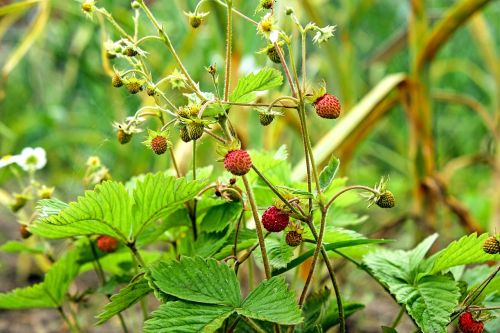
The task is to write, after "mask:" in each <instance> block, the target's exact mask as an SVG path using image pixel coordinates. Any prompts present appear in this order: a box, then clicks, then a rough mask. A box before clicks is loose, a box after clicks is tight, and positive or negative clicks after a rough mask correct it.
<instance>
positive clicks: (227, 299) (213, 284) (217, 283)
mask: <svg viewBox="0 0 500 333" xmlns="http://www.w3.org/2000/svg"><path fill="white" fill-rule="evenodd" d="M150 275H151V277H152V280H153V283H154V284H155V285H156V286H158V288H159V289H160V290H162V291H163V292H164V293H166V294H169V295H173V296H175V297H178V298H180V299H183V300H187V301H193V302H200V303H209V304H220V305H230V306H238V305H239V304H240V302H241V295H240V284H239V281H238V279H237V278H236V274H235V273H234V271H233V270H232V269H230V268H229V267H228V266H226V265H224V264H220V263H219V262H218V261H217V260H214V259H203V258H200V257H194V258H190V257H183V258H181V260H180V261H174V260H171V261H162V262H159V263H158V264H157V265H154V266H153V267H151V272H150Z"/></svg>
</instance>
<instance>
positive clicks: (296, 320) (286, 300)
mask: <svg viewBox="0 0 500 333" xmlns="http://www.w3.org/2000/svg"><path fill="white" fill-rule="evenodd" d="M236 312H238V314H240V315H242V316H246V317H249V318H253V319H258V320H265V321H271V322H273V323H278V324H281V325H296V324H300V323H301V322H302V321H303V318H302V317H301V314H300V310H299V307H298V306H297V302H296V300H295V295H294V293H293V292H291V291H289V290H288V286H287V285H286V283H285V280H284V279H283V278H282V277H277V276H275V277H273V278H271V279H270V280H266V281H264V282H262V283H261V284H259V285H258V286H257V288H255V289H254V290H252V292H251V293H250V295H248V297H247V298H246V299H245V301H243V304H242V305H241V308H239V309H236Z"/></svg>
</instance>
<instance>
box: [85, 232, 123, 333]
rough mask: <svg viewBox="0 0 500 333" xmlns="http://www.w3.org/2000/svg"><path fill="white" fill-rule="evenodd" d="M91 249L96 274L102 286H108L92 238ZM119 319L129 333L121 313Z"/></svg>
mask: <svg viewBox="0 0 500 333" xmlns="http://www.w3.org/2000/svg"><path fill="white" fill-rule="evenodd" d="M88 241H89V245H90V249H91V251H92V256H93V257H94V261H95V266H94V268H95V272H96V275H97V278H98V279H99V281H100V283H101V286H104V285H105V284H106V275H105V274H104V270H103V269H102V265H101V262H100V261H99V256H98V255H97V251H96V249H95V245H94V243H93V242H92V241H91V240H90V237H89V238H88ZM106 297H107V299H108V301H111V295H110V294H106ZM118 319H119V320H120V325H121V326H122V329H123V332H124V333H128V328H127V324H126V323H125V320H124V319H123V316H122V314H121V313H118Z"/></svg>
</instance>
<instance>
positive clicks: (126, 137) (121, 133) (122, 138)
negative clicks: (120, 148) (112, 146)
mask: <svg viewBox="0 0 500 333" xmlns="http://www.w3.org/2000/svg"><path fill="white" fill-rule="evenodd" d="M116 138H117V139H118V142H120V143H121V144H122V145H124V144H126V143H129V142H130V139H132V133H127V132H125V130H123V129H122V128H119V129H118V131H116Z"/></svg>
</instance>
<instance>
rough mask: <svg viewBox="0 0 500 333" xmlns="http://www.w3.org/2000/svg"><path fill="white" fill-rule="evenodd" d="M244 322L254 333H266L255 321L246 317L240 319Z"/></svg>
mask: <svg viewBox="0 0 500 333" xmlns="http://www.w3.org/2000/svg"><path fill="white" fill-rule="evenodd" d="M242 318H243V320H244V321H246V322H247V324H248V325H250V327H252V328H253V329H254V330H255V332H257V333H266V331H264V330H263V329H262V328H261V327H260V326H259V325H258V324H257V323H256V322H255V321H253V320H252V319H250V318H248V317H242Z"/></svg>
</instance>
